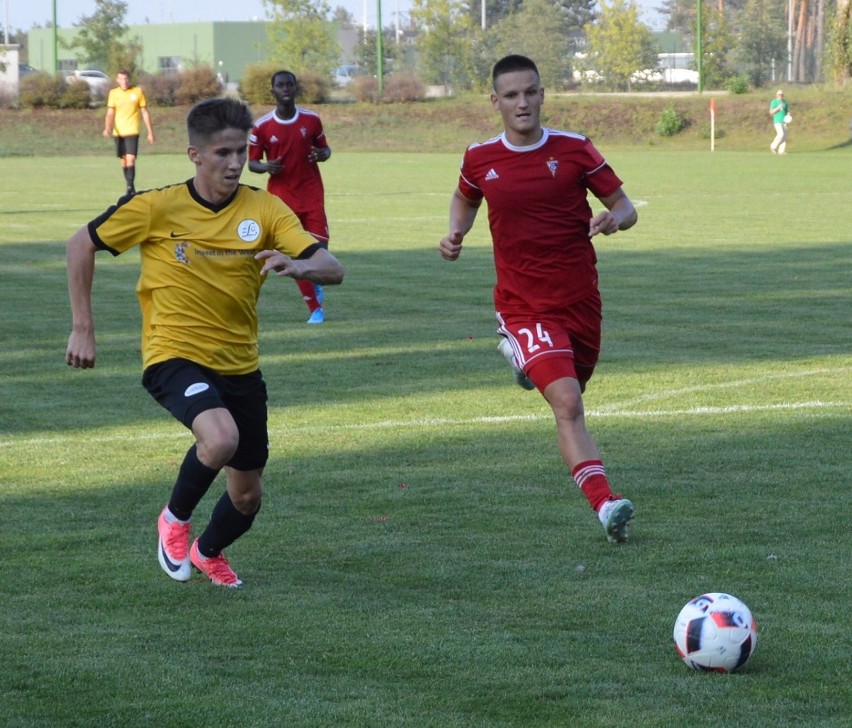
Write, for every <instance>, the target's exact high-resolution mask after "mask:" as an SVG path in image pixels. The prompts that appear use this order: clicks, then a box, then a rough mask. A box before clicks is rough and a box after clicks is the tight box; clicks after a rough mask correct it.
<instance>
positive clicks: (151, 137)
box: [148, 131, 154, 144]
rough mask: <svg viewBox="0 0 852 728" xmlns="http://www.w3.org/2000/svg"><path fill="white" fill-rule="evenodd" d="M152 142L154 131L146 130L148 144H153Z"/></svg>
mask: <svg viewBox="0 0 852 728" xmlns="http://www.w3.org/2000/svg"><path fill="white" fill-rule="evenodd" d="M153 143H154V132H152V131H149V132H148V144H153Z"/></svg>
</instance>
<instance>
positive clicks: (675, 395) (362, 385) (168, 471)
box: [0, 148, 852, 728]
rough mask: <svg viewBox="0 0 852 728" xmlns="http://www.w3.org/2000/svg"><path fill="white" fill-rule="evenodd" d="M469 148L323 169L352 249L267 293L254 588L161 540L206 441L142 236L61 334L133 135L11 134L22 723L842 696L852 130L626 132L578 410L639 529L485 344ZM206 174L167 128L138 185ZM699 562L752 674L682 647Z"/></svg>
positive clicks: (670, 720) (4, 302) (13, 711)
mask: <svg viewBox="0 0 852 728" xmlns="http://www.w3.org/2000/svg"><path fill="white" fill-rule="evenodd" d="M604 151H606V149H605V148H604ZM460 153H461V149H459V150H458V154H443V155H441V154H423V155H415V154H378V153H374V154H355V153H345V152H343V153H336V154H335V156H334V157H333V158H332V160H331V161H330V162H329V163H328V164H327V165H325V166H324V167H323V172H324V175H325V179H326V187H327V190H328V193H329V194H328V206H329V213H330V218H331V225H332V243H331V247H332V249H333V251H334V252H335V253H336V254H337V255H338V257H339V258H340V259H341V261H342V262H343V264H344V265H345V267H346V269H347V278H346V281H345V282H344V284H343V285H342V286H341V287H340V288H336V289H329V290H328V292H327V316H328V321H327V323H326V324H325V325H323V326H321V327H308V326H305V324H304V319H305V318H306V311H305V309H304V305H303V304H302V302H301V301H300V300H299V297H298V295H297V291H296V288H295V286H294V285H293V283H292V282H290V281H281V280H273V281H270V282H269V283H268V284H267V286H265V289H264V291H263V295H262V300H261V328H262V341H261V348H262V354H261V360H262V367H263V371H264V375H265V377H266V379H267V382H268V384H269V390H270V406H271V407H270V431H271V438H272V442H271V447H272V452H271V459H270V462H269V465H268V468H267V471H266V477H265V487H266V500H265V502H264V507H263V510H262V511H261V513H260V515H259V517H258V519H257V522H256V524H255V527H254V529H253V530H252V531H251V532H250V533H249V534H248V535H247V536H246V537H245V538H244V539H242V540H240V541H239V542H238V543H237V544H235V545H234V546H233V547H232V548H231V549H230V550H229V557H230V559H231V562H232V564H233V565H234V567H235V568H236V570H237V571H238V573H239V574H240V576H241V577H242V578H243V580H244V581H245V582H246V586H245V588H244V589H242V590H241V591H239V592H232V591H229V590H223V589H216V588H214V587H212V586H211V585H210V584H209V583H207V582H206V581H203V580H202V579H201V578H199V577H197V576H196V577H194V578H193V579H192V580H191V581H190V582H189V583H187V584H178V583H176V582H173V581H171V580H169V579H168V578H167V577H166V576H165V575H163V574H162V572H161V571H160V567H159V566H158V564H157V560H156V557H155V545H156V529H155V522H156V517H157V514H158V512H159V510H160V509H161V508H162V506H163V503H164V502H165V500H166V499H167V496H168V493H169V490H170V487H171V483H172V482H173V478H174V475H175V472H176V469H177V466H178V464H179V462H180V459H181V458H182V456H183V453H184V452H185V450H186V448H187V447H188V445H189V444H190V439H189V436H188V434H187V433H186V432H184V431H183V429H182V428H181V427H180V425H178V424H177V423H175V422H173V421H172V420H171V419H170V418H169V416H168V415H167V414H166V413H165V412H164V411H162V410H160V409H159V408H158V407H157V405H156V404H154V402H153V401H152V400H150V398H149V397H148V395H147V394H146V393H145V392H144V390H143V389H142V388H141V386H140V385H139V378H140V370H139V369H140V363H139V353H138V349H139V346H138V335H139V316H138V310H137V305H136V300H135V295H134V291H133V288H134V284H135V279H136V274H137V263H138V260H137V258H136V257H135V255H134V254H132V253H131V254H128V255H125V256H122V257H120V258H116V259H113V258H110V257H109V256H106V255H104V256H100V257H99V260H98V271H97V275H96V281H95V304H96V305H95V316H96V324H97V326H98V342H99V362H98V366H97V368H95V369H94V370H91V371H85V372H81V371H71V370H69V369H68V368H67V367H66V366H65V364H64V351H65V344H66V340H67V334H68V327H69V313H68V307H67V294H66V288H65V272H64V240H65V239H66V238H67V237H68V236H69V235H70V234H71V233H72V232H73V231H74V230H76V228H77V227H79V226H80V225H81V224H83V223H84V222H86V221H88V220H89V219H91V218H92V217H94V216H95V215H96V214H98V213H99V212H101V211H102V210H103V209H104V208H105V207H106V206H107V205H108V204H110V203H111V202H112V201H113V200H114V198H115V196H116V194H117V193H119V192H120V191H121V189H122V178H121V176H120V173H119V171H118V168H117V164H116V162H115V160H114V159H111V158H109V156H108V155H102V156H98V157H63V156H58V157H52V158H39V157H35V158H9V159H3V160H0V216H2V221H3V224H2V228H0V230H2V232H0V271H2V274H0V275H2V286H0V340H2V342H3V346H2V351H0V534H2V543H3V557H2V559H0V655H2V656H3V669H2V671H0V726H4V727H5V726H15V727H19V726H20V727H24V726H26V727H30V726H80V727H84V726H86V727H88V726H95V725H96V726H157V727H162V726H170V727H171V726H202V725H203V726H240V727H242V726H377V727H384V726H417V727H419V726H431V727H435V728H453V727H456V726H458V727H462V726H464V727H468V726H470V727H479V726H482V727H490V726H501V727H502V726H533V727H538V726H572V727H573V726H578V727H581V728H582V727H586V726H588V727H596V726H615V727H621V726H625V727H626V726H650V727H654V728H656V727H672V728H679V727H681V726H711V725H712V726H737V727H749V726H758V727H759V726H768V725H774V726H787V725H796V726H819V727H820V728H822V727H825V726H837V727H840V726H848V721H849V716H850V715H852V697H850V687H849V685H850V679H852V661H850V657H849V655H850V650H852V638H850V630H849V616H848V611H847V610H848V604H849V603H850V600H852V589H850V584H852V569H850V555H852V548H850V547H851V546H852V539H850V536H849V527H848V521H849V505H848V500H849V488H850V470H852V457H851V456H850V435H849V433H850V425H851V424H852V417H851V416H852V391H851V388H850V375H851V374H852V352H850V326H849V311H850V282H852V278H851V277H850V251H852V243H850V226H849V221H848V217H849V215H848V210H849V209H850V207H852V205H851V204H850V203H852V193H850V191H849V185H848V152H846V151H845V150H844V151H841V152H834V153H829V152H824V153H800V154H790V155H788V156H786V157H781V158H779V157H774V156H772V155H770V154H768V152H761V153H725V154H718V153H717V154H715V155H714V154H710V153H708V152H681V153H673V152H665V151H647V150H646V151H622V150H619V151H618V152H616V153H613V154H610V155H609V158H610V161H611V162H612V163H613V165H614V166H615V168H616V170H617V171H618V172H619V173H620V175H621V176H622V177H623V178H624V179H625V180H626V190H627V192H628V194H630V196H631V197H632V198H633V199H634V200H635V201H636V202H637V204H639V205H640V208H639V211H640V222H639V224H638V226H637V227H636V228H634V229H633V230H631V231H629V232H628V233H624V234H619V235H616V236H612V237H609V238H603V239H597V247H598V252H599V259H600V272H601V286H602V290H603V295H604V302H605V331H604V352H603V357H602V361H601V364H600V367H599V369H598V373H597V374H596V376H595V378H594V379H593V380H592V382H591V384H590V387H589V390H588V392H587V395H586V408H587V411H588V420H589V427H590V428H591V430H592V432H593V433H594V435H595V437H596V439H597V441H598V443H599V445H600V446H601V448H602V450H603V453H604V458H605V461H606V463H607V467H608V471H609V474H610V477H611V479H612V481H613V484H614V487H615V488H616V489H618V490H620V491H623V492H624V493H625V494H626V495H628V496H629V497H630V498H632V499H633V500H634V502H635V503H636V506H637V518H636V521H635V525H634V527H633V532H632V539H631V542H630V543H629V544H627V545H625V546H623V547H616V546H613V545H611V544H609V543H607V542H606V539H605V538H604V535H603V532H602V530H601V529H600V526H599V524H598V523H597V521H596V519H595V518H594V514H592V512H591V511H590V510H589V509H588V506H587V505H586V503H585V500H584V499H583V498H582V497H581V496H580V495H579V494H578V493H577V492H576V490H577V489H576V486H575V485H573V483H572V482H570V479H569V477H568V474H567V472H566V470H565V468H564V466H563V465H562V464H561V462H560V459H559V456H558V454H557V450H556V446H555V436H554V426H553V423H552V421H551V417H550V415H549V410H548V408H547V407H546V405H545V403H544V401H543V400H542V399H541V397H540V396H539V395H538V394H536V393H529V392H524V391H522V390H521V389H519V388H517V387H516V386H515V385H514V384H513V382H512V379H511V374H510V372H509V370H508V368H507V367H506V365H505V362H504V361H503V360H502V358H501V357H500V356H499V355H498V354H497V352H496V349H495V344H496V336H495V321H494V318H493V313H492V308H491V300H490V286H491V283H492V279H493V270H492V266H491V261H490V256H489V247H488V236H487V229H486V221H485V216H484V215H481V217H480V220H479V221H478V223H477V226H476V228H475V230H474V233H473V234H472V235H471V236H470V237H469V239H468V243H467V245H466V250H465V253H464V254H463V256H462V258H461V259H460V260H459V261H458V262H456V263H453V264H451V263H447V262H445V261H443V260H441V258H440V256H439V255H438V253H437V242H438V240H439V239H440V237H441V235H442V234H443V233H444V232H445V230H446V217H447V207H448V200H449V195H450V193H451V191H452V188H453V185H454V184H455V179H456V175H457V170H458V162H459V161H460V159H459V155H460ZM190 174H191V169H190V165H189V163H188V162H187V161H186V159H185V158H184V157H182V156H179V155H157V156H154V155H143V157H142V158H141V159H140V167H139V174H138V180H137V184H138V185H139V186H140V187H145V186H153V185H159V184H165V183H167V182H171V181H176V180H180V179H184V178H186V177H188V176H189V175H190ZM245 180H246V181H248V182H251V183H254V184H259V183H262V178H261V177H257V176H254V175H250V174H249V173H246V176H245ZM221 489H222V482H221V480H220V481H218V482H217V483H216V484H214V486H213V488H212V489H211V493H210V494H208V496H207V498H206V499H205V500H204V501H203V502H202V504H201V506H200V508H199V512H198V513H197V517H196V523H199V524H201V523H204V522H205V520H206V517H207V516H208V515H209V509H210V508H211V507H212V504H213V502H214V501H215V499H216V497H218V493H219V492H220V491H221ZM581 567H582V568H581ZM705 591H727V592H730V593H732V594H735V595H737V596H738V597H740V598H741V599H743V600H744V601H745V602H746V603H747V604H748V605H749V606H750V607H751V610H752V612H753V613H754V615H755V617H756V619H757V621H758V623H759V625H760V628H761V635H760V639H759V642H758V647H757V651H756V653H755V654H754V656H753V657H752V659H751V661H750V662H749V663H748V665H747V666H746V667H745V668H744V669H743V670H742V671H741V672H739V673H736V674H734V675H727V676H722V675H715V674H702V673H696V672H692V671H690V670H689V669H687V668H686V667H685V666H684V665H683V663H682V662H681V661H680V659H679V658H678V657H677V655H676V653H675V650H674V647H673V645H672V639H671V630H672V625H673V623H674V619H675V617H676V616H677V614H678V611H679V610H680V608H681V606H682V605H683V604H684V603H685V602H686V601H688V600H689V599H690V598H692V597H694V596H696V595H698V594H700V593H703V592H705Z"/></svg>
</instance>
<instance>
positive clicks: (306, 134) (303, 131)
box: [299, 126, 308, 139]
mask: <svg viewBox="0 0 852 728" xmlns="http://www.w3.org/2000/svg"><path fill="white" fill-rule="evenodd" d="M299 131H300V132H302V139H304V138H305V137H306V136H308V129H307V127H304V126H303V127H302V128H301V129H299Z"/></svg>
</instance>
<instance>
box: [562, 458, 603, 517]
mask: <svg viewBox="0 0 852 728" xmlns="http://www.w3.org/2000/svg"><path fill="white" fill-rule="evenodd" d="M571 474H572V475H573V476H574V480H576V481H577V485H578V486H579V487H580V490H582V491H583V495H585V496H586V499H587V500H588V501H589V505H591V507H592V508H594V509H595V511H598V510H600V507H601V506H602V505H603V504H604V503H606V502H607V501H608V500H609V499H610V498H612V488H610V487H609V481H608V480H607V479H606V473H605V472H604V466H603V463H602V462H601V461H600V460H587V461H586V462H584V463H580V464H579V465H577V467H575V468H574V470H572V471H571Z"/></svg>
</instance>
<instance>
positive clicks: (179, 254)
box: [175, 241, 189, 265]
mask: <svg viewBox="0 0 852 728" xmlns="http://www.w3.org/2000/svg"><path fill="white" fill-rule="evenodd" d="M188 247H189V243H187V242H186V241H184V242H182V243H177V244H176V245H175V258H177V260H178V263H183V264H184V265H189V258H188V257H187V255H186V249H187V248H188Z"/></svg>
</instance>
